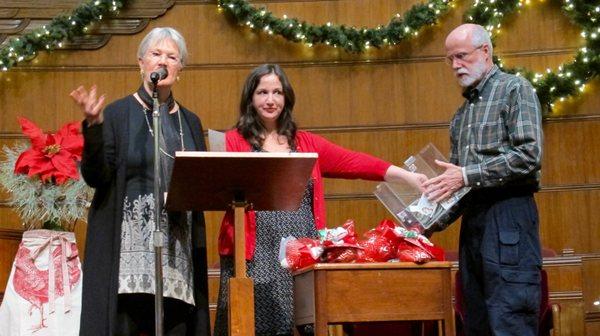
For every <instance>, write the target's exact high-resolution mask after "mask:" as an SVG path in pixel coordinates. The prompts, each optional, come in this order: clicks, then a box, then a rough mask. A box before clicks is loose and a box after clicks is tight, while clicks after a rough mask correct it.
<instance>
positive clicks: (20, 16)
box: [0, 0, 175, 49]
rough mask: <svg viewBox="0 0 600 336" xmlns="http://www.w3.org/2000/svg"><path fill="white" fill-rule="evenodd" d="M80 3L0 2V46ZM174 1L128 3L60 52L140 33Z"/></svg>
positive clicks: (94, 46) (55, 0)
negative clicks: (112, 37) (114, 36)
mask: <svg viewBox="0 0 600 336" xmlns="http://www.w3.org/2000/svg"><path fill="white" fill-rule="evenodd" d="M80 3H81V1H80V0H62V1H61V0H51V1H37V0H8V1H7V0H4V1H2V2H1V3H0V44H2V43H3V42H5V41H7V40H8V38H10V37H13V36H17V35H22V34H24V33H27V32H29V31H31V30H33V29H36V28H39V27H41V26H43V25H45V24H48V23H50V21H51V20H52V18H54V17H55V16H57V15H59V14H65V13H68V12H70V11H71V10H73V9H74V8H75V7H77V6H78V5H79V4H80ZM174 4H175V0H135V1H129V2H128V4H127V7H126V8H123V9H122V10H121V11H120V12H119V13H118V14H117V15H116V16H115V17H112V18H110V19H106V20H104V21H102V22H101V23H100V24H98V25H96V26H93V27H92V28H91V30H90V34H89V35H85V36H83V37H79V38H76V39H74V41H73V42H69V43H65V45H64V46H63V49H99V48H101V47H103V46H104V45H106V43H108V41H109V40H110V38H111V36H112V35H131V34H136V33H139V32H140V31H142V30H143V29H144V28H145V27H146V26H147V25H148V23H149V22H150V20H151V19H155V18H157V17H159V16H162V15H164V14H165V13H166V12H167V10H169V9H170V8H171V7H173V5H174Z"/></svg>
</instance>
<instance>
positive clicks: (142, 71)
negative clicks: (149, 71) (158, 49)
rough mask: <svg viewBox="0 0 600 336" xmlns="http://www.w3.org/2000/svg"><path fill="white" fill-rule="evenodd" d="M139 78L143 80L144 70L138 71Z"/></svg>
mask: <svg viewBox="0 0 600 336" xmlns="http://www.w3.org/2000/svg"><path fill="white" fill-rule="evenodd" d="M140 77H142V81H143V80H144V70H142V69H140Z"/></svg>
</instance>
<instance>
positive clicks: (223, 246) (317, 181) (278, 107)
mask: <svg viewBox="0 0 600 336" xmlns="http://www.w3.org/2000/svg"><path fill="white" fill-rule="evenodd" d="M294 102H295V96H294V90H293V89H292V86H291V85H290V83H289V81H288V79H287V76H286V75H285V73H284V72H283V70H282V69H281V68H280V67H279V65H276V64H264V65H261V66H259V67H257V68H255V69H254V70H253V71H252V73H251V74H250V75H249V76H248V78H247V79H246V83H245V85H244V89H243V92H242V97H241V101H240V118H239V120H238V122H237V125H236V127H235V129H233V130H230V131H228V132H227V134H226V147H227V151H230V152H250V151H256V152H261V151H264V152H316V153H318V155H319V157H318V159H317V163H316V164H315V166H314V168H313V171H312V174H311V179H310V181H309V182H308V185H307V187H306V190H305V193H304V197H303V200H302V204H301V206H300V209H299V210H298V211H257V212H253V211H249V212H248V213H247V218H246V259H247V272H248V276H249V277H250V278H252V279H253V280H254V297H255V325H256V335H292V327H293V302H292V297H293V295H292V294H293V293H292V276H291V274H290V273H289V271H287V270H285V269H283V268H282V267H281V266H280V265H279V260H278V252H279V243H280V241H281V238H285V237H288V236H294V237H314V238H316V237H317V230H319V229H323V228H325V200H324V191H323V177H334V178H347V179H357V178H360V179H365V180H375V181H381V180H385V181H388V182H407V183H409V184H411V185H413V186H415V187H418V188H421V183H422V182H424V181H426V180H427V177H426V176H425V175H421V174H416V173H411V172H409V171H406V170H404V169H402V168H400V167H397V166H394V165H392V164H390V163H388V162H385V161H383V160H380V159H378V158H375V157H373V156H371V155H368V154H364V153H359V152H354V151H350V150H347V149H345V148H343V147H340V146H338V145H335V144H333V143H331V142H329V141H328V140H326V139H324V138H323V137H320V136H318V135H315V134H312V133H309V132H306V131H300V130H298V129H297V127H296V124H295V122H294V120H293V118H292V110H293V108H294ZM257 223H258V224H257ZM233 246H234V244H233V216H232V214H231V213H228V214H226V215H225V218H224V219H223V223H222V225H221V231H220V234H219V254H220V255H221V283H220V289H219V300H218V305H217V318H216V322H215V332H214V335H215V336H219V335H227V282H228V280H229V278H230V277H231V276H233Z"/></svg>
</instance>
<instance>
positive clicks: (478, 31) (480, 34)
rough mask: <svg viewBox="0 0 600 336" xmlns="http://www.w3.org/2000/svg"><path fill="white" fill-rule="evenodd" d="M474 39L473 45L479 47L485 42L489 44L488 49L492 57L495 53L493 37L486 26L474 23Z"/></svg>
mask: <svg viewBox="0 0 600 336" xmlns="http://www.w3.org/2000/svg"><path fill="white" fill-rule="evenodd" d="M472 34H473V35H472V40H471V43H473V47H475V48H478V47H481V46H482V45H484V44H487V46H488V49H489V50H490V57H491V56H492V55H494V46H492V39H491V38H490V34H489V33H488V31H487V30H485V28H483V27H482V26H480V25H473V30H472Z"/></svg>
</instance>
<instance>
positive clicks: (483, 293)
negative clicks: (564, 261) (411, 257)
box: [459, 188, 542, 336]
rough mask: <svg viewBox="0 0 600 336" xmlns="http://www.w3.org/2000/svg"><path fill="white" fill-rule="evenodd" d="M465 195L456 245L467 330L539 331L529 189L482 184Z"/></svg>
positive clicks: (534, 217)
mask: <svg viewBox="0 0 600 336" xmlns="http://www.w3.org/2000/svg"><path fill="white" fill-rule="evenodd" d="M466 197H468V198H467V199H465V201H466V202H468V203H466V204H467V209H466V212H465V213H464V214H463V218H462V225H461V232H460V249H459V260H460V272H461V280H462V292H463V302H464V305H465V307H464V308H465V321H464V322H465V330H466V334H467V335H473V336H484V335H518V336H529V335H531V336H534V335H537V332H538V314H539V309H540V299H541V298H540V292H541V289H540V278H541V276H540V269H541V262H542V258H541V250H540V242H539V228H538V213H537V207H536V205H535V200H534V199H533V193H532V192H531V191H529V190H526V189H525V190H523V189H504V190H502V189H500V190H499V189H493V188H484V189H480V190H477V191H472V192H471V193H470V194H469V195H467V196H466Z"/></svg>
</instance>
